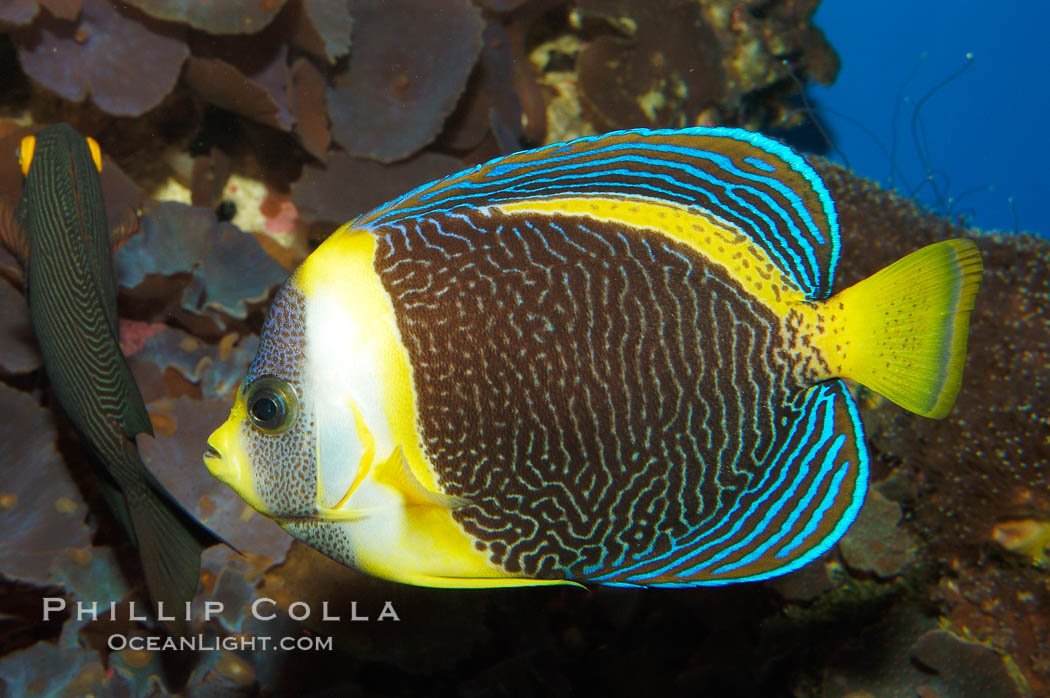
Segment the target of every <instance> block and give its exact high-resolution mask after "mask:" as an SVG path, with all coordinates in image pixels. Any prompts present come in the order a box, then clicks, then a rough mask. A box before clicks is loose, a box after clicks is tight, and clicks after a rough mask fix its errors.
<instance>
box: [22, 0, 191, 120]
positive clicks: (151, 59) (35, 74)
mask: <svg viewBox="0 0 1050 698" xmlns="http://www.w3.org/2000/svg"><path fill="white" fill-rule="evenodd" d="M198 4H199V3H198ZM209 4H210V3H209ZM12 36H13V37H14V40H15V43H16V44H17V46H18V57H19V60H20V61H21V63H22V68H23V70H25V72H26V73H28V74H29V76H30V77H32V78H33V79H34V80H36V81H37V82H39V83H40V84H42V85H44V86H45V87H46V88H48V89H49V90H52V91H53V92H55V93H57V94H58V95H59V96H61V97H63V98H65V99H68V100H70V101H73V102H79V101H81V100H83V99H84V98H85V97H86V96H87V95H89V94H90V95H91V99H92V101H94V103H95V104H96V105H98V107H99V108H100V109H102V110H103V111H105V112H107V113H109V114H114V115H118V116H139V115H141V114H143V113H145V112H146V111H148V110H150V109H152V108H153V107H155V106H157V105H158V104H159V103H160V102H161V100H162V99H164V97H165V96H166V95H167V94H168V93H169V92H171V90H172V88H173V87H174V86H175V82H176V81H177V80H178V78H179V72H180V71H181V70H182V64H183V62H184V61H185V60H186V57H187V56H188V55H189V49H188V48H187V47H186V44H185V42H184V40H183V36H184V31H183V29H182V28H181V27H178V26H175V25H169V24H163V23H160V22H157V21H154V20H151V19H150V18H148V17H144V16H142V15H141V14H140V13H138V12H136V11H134V10H130V9H118V8H117V7H116V6H114V5H113V4H112V3H110V2H108V0H84V8H83V11H82V12H81V13H80V18H79V20H77V21H75V22H74V21H69V20H65V19H59V18H58V17H54V16H52V15H49V14H47V13H45V14H44V15H43V16H41V17H40V18H38V19H37V21H36V22H35V23H34V24H32V25H31V26H29V27H26V28H24V29H19V30H18V31H16V32H14V33H13V34H12ZM56 56H59V57H61V59H60V60H56Z"/></svg>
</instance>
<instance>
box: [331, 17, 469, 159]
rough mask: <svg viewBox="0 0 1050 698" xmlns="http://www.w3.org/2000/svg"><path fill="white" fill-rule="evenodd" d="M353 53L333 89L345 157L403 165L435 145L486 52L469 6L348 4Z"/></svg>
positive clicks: (337, 135)
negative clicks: (444, 124)
mask: <svg viewBox="0 0 1050 698" xmlns="http://www.w3.org/2000/svg"><path fill="white" fill-rule="evenodd" d="M350 14H351V16H352V17H353V20H354V37H355V38H354V50H353V52H352V54H351V56H350V60H349V64H348V70H347V72H346V73H345V74H342V75H339V76H338V77H337V78H336V85H335V87H332V88H330V89H329V91H328V104H329V109H330V113H331V117H332V137H333V138H334V139H335V140H336V141H337V142H338V143H339V144H340V145H342V146H343V147H344V148H345V149H346V150H347V152H348V153H350V154H351V155H355V156H358V157H367V158H372V159H375V160H379V161H380V162H386V163H389V162H394V161H396V160H402V159H404V158H407V157H408V156H410V155H412V154H413V153H415V152H417V151H418V150H419V149H420V148H422V147H424V146H425V145H427V144H428V143H430V142H431V141H432V140H434V138H435V137H436V136H437V134H438V132H439V131H440V130H441V126H442V124H443V123H444V122H445V119H446V118H447V117H448V115H449V114H451V113H452V110H453V109H454V108H455V106H456V102H457V101H458V100H459V96H460V94H462V92H463V89H464V87H465V86H466V84H467V77H468V76H469V75H470V72H471V69H472V68H473V67H474V63H475V62H476V61H477V59H478V55H479V54H480V53H481V32H482V29H484V23H483V22H482V20H481V13H480V12H479V11H478V9H477V8H476V7H474V6H473V5H471V4H470V2H469V0H351V1H350Z"/></svg>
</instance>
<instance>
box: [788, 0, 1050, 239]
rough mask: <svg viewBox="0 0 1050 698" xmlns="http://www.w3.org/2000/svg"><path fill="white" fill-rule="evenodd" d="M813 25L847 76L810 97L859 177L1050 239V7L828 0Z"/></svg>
mask: <svg viewBox="0 0 1050 698" xmlns="http://www.w3.org/2000/svg"><path fill="white" fill-rule="evenodd" d="M815 23H816V25H817V26H818V27H820V28H821V29H823V30H824V33H825V34H826V35H827V37H828V39H829V41H830V42H831V44H832V46H834V47H835V49H836V50H837V51H838V53H839V56H840V57H841V59H842V70H841V71H840V73H839V76H838V79H837V80H836V81H835V83H834V84H833V85H832V86H831V87H830V88H824V87H821V86H812V87H810V88H809V89H808V91H807V94H808V95H809V97H810V100H811V101H812V102H813V106H814V108H815V110H816V113H817V115H818V117H819V118H820V119H821V121H822V122H823V123H824V124H825V127H826V129H827V130H828V132H829V134H830V135H831V138H832V141H833V142H834V143H835V145H836V146H837V149H838V150H839V151H841V152H842V154H843V155H844V156H845V158H846V159H847V160H848V163H849V166H850V167H851V168H852V169H853V170H854V171H855V172H857V173H859V174H862V175H864V176H867V177H870V178H872V179H876V180H878V181H880V182H881V183H883V185H887V184H891V185H893V186H896V187H897V188H898V189H900V190H901V191H902V192H904V193H905V194H908V195H914V196H915V198H917V199H918V200H920V201H921V202H923V203H925V204H927V205H928V206H931V207H933V208H934V209H936V210H937V211H938V212H941V213H950V214H951V215H952V216H957V215H960V214H961V215H963V216H965V217H966V219H967V221H968V222H970V223H972V224H973V225H976V226H977V227H980V228H985V229H998V230H1007V231H1013V230H1023V231H1028V232H1034V233H1038V234H1041V235H1044V236H1050V201H1048V198H1050V97H1048V91H1050V57H1048V56H1050V54H1048V49H1047V45H1046V43H1045V42H1046V36H1047V27H1048V26H1050V2H1047V1H1046V0H996V1H992V0H986V1H979V0H823V2H822V3H821V5H820V9H819V10H818V11H817V14H816V18H815ZM967 54H972V56H973V59H972V62H971V63H970V65H969V67H968V68H967V69H966V70H965V71H963V72H962V74H960V75H959V76H958V77H957V78H955V79H954V80H951V81H950V82H948V84H946V85H944V86H943V87H942V88H941V89H939V90H937V91H936V92H932V93H931V90H934V88H935V87H936V86H937V84H938V83H941V82H942V81H944V80H945V79H947V78H949V76H951V75H952V74H953V73H955V72H956V71H958V70H959V69H960V68H962V67H963V66H965V65H966V64H967V62H968V61H967V58H966V55H967ZM924 56H925V57H924ZM924 98H926V100H925V103H924V104H923V106H922V108H921V110H920V116H921V119H920V122H921V123H919V124H916V123H913V118H912V117H913V115H914V114H915V107H916V105H917V104H919V102H920V101H921V100H923V99H924ZM898 104H899V114H898V117H897V122H896V124H894V122H893V116H894V109H895V106H896V105H898ZM865 129H867V130H868V131H870V132H871V133H867V132H866V131H865ZM916 131H918V139H919V141H920V144H921V145H919V146H917V145H916ZM894 134H896V138H897V147H896V155H895V156H894V155H893V154H892V153H891V152H886V151H892V150H893V148H892V144H893V140H894ZM876 139H877V140H878V141H879V142H881V144H882V147H880V146H879V144H878V143H876ZM884 149H885V150H884ZM920 151H921V152H923V153H924V154H925V157H920V155H919V152H920ZM829 155H832V156H834V159H836V160H839V161H842V158H841V157H840V156H838V155H836V154H834V153H829ZM891 163H895V164H896V171H895V172H893V171H892V170H893V168H891ZM927 173H929V174H930V175H931V176H932V179H930V180H929V181H926V180H927ZM1011 199H1012V203H1011Z"/></svg>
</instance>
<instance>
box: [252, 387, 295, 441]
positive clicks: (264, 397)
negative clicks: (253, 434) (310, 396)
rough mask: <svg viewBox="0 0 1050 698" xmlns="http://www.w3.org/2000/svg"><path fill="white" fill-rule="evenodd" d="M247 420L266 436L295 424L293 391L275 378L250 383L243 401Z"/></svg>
mask: <svg viewBox="0 0 1050 698" xmlns="http://www.w3.org/2000/svg"><path fill="white" fill-rule="evenodd" d="M244 403H245V406H246V408H247V411H248V419H250V420H252V424H254V425H255V426H257V427H258V428H259V429H261V430H263V431H264V432H267V433H268V434H279V433H280V432H282V431H285V430H286V429H288V427H290V426H292V424H293V423H294V422H295V417H296V413H297V405H298V402H297V400H296V397H295V391H294V390H292V386H290V385H288V383H287V382H285V381H283V380H281V379H280V378H277V377H276V376H260V377H259V378H256V379H255V380H254V381H252V384H251V385H249V386H248V390H247V392H246V395H245V399H244Z"/></svg>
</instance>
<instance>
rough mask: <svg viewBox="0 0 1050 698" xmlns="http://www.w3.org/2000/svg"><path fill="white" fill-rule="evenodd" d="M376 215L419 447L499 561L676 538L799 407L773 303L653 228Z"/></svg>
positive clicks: (556, 564) (712, 509)
mask: <svg viewBox="0 0 1050 698" xmlns="http://www.w3.org/2000/svg"><path fill="white" fill-rule="evenodd" d="M375 232H376V234H377V236H378V237H379V246H378V248H377V252H376V262H375V265H376V270H377V272H378V273H379V275H380V278H381V280H382V282H383V284H384V287H385V288H386V289H387V291H388V292H389V294H390V297H391V300H392V303H393V306H394V309H395V311H396V316H397V322H398V327H399V330H400V333H401V337H402V340H403V342H404V344H405V346H406V348H407V350H408V353H409V355H410V357H411V362H412V369H413V381H414V386H415V390H416V394H417V399H418V420H419V430H420V434H421V438H422V441H423V450H424V453H425V455H426V456H427V458H428V459H429V461H430V463H431V466H432V467H433V468H434V470H435V472H436V473H437V476H438V480H439V482H440V484H441V486H442V487H443V488H444V490H445V491H446V492H447V493H449V494H453V495H457V496H460V497H464V498H465V499H467V500H468V501H469V502H470V503H471V505H470V506H466V507H463V508H462V509H459V510H457V511H456V512H455V514H454V515H455V517H456V518H457V520H458V521H459V522H460V524H461V525H462V526H463V528H464V529H465V530H466V531H467V532H468V533H469V534H471V535H472V536H474V537H475V538H477V539H478V540H479V541H480V542H481V543H482V544H483V545H484V546H486V547H487V549H488V550H489V551H490V552H491V559H492V561H493V562H494V563H496V564H499V565H501V566H502V567H503V568H505V569H506V570H508V571H509V572H512V573H519V572H524V573H526V574H529V575H532V576H536V577H561V576H569V577H575V578H584V577H586V576H588V575H594V574H597V573H599V572H600V571H601V570H604V569H609V568H610V567H613V566H615V565H618V564H623V563H624V561H630V560H636V559H639V558H640V557H643V556H645V557H649V556H652V555H658V554H660V553H661V552H666V551H668V550H671V549H672V548H673V547H674V545H675V543H676V541H678V540H679V539H681V538H682V537H684V536H686V535H688V534H695V533H696V531H697V530H699V529H701V528H703V527H704V526H705V525H710V524H711V522H714V521H718V520H720V519H721V515H722V514H724V513H725V512H726V510H727V509H729V508H731V507H732V506H733V505H734V504H735V503H736V502H737V500H738V498H739V497H740V495H741V493H742V492H743V490H744V489H745V488H746V487H748V486H749V485H750V484H753V480H754V478H755V475H756V473H758V472H759V470H760V466H761V464H762V463H763V459H764V458H765V457H766V456H767V455H768V453H769V451H770V449H771V448H772V447H773V445H774V443H775V442H776V437H777V431H778V429H780V428H781V425H783V424H785V423H789V422H791V421H792V420H793V419H794V417H795V415H794V412H793V410H792V408H791V407H790V406H789V405H788V401H789V399H790V397H791V396H792V395H794V394H795V393H796V392H797V390H798V389H799V388H801V387H802V386H801V385H798V384H796V382H795V379H794V378H792V376H793V375H795V372H794V370H793V367H791V366H789V365H787V362H788V359H787V358H785V357H787V356H788V354H786V353H785V352H784V351H783V348H782V347H781V346H780V343H781V342H782V336H783V332H782V329H783V328H782V320H781V318H779V317H776V316H775V315H774V314H773V313H772V312H771V311H770V310H769V309H768V308H766V307H765V306H764V305H762V304H760V303H758V302H756V301H755V300H754V299H753V298H752V297H751V296H750V295H749V294H748V293H746V292H745V291H744V290H743V289H742V288H741V287H740V286H739V285H738V284H736V283H735V282H733V281H732V280H731V279H730V278H729V277H728V276H727V275H726V274H725V273H724V270H723V269H722V268H721V267H719V266H717V265H715V264H712V263H710V262H709V261H708V260H706V259H705V258H704V257H703V256H702V255H700V254H698V253H697V252H696V251H695V250H693V249H691V248H689V247H688V246H686V245H683V244H681V243H678V242H675V241H673V240H671V239H670V238H668V237H667V236H665V235H663V234H661V233H659V232H658V231H651V230H638V229H633V228H627V227H624V226H622V225H616V224H614V223H610V222H599V221H595V220H593V219H588V218H585V217H569V216H557V215H555V216H549V217H545V216H527V215H500V216H490V215H486V213H485V212H484V211H483V210H482V211H471V212H469V213H467V214H432V215H430V216H428V217H427V218H426V219H423V220H416V221H403V222H401V223H399V224H397V225H391V226H387V227H382V228H379V229H377V230H376V231H375ZM789 413H790V414H789Z"/></svg>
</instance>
